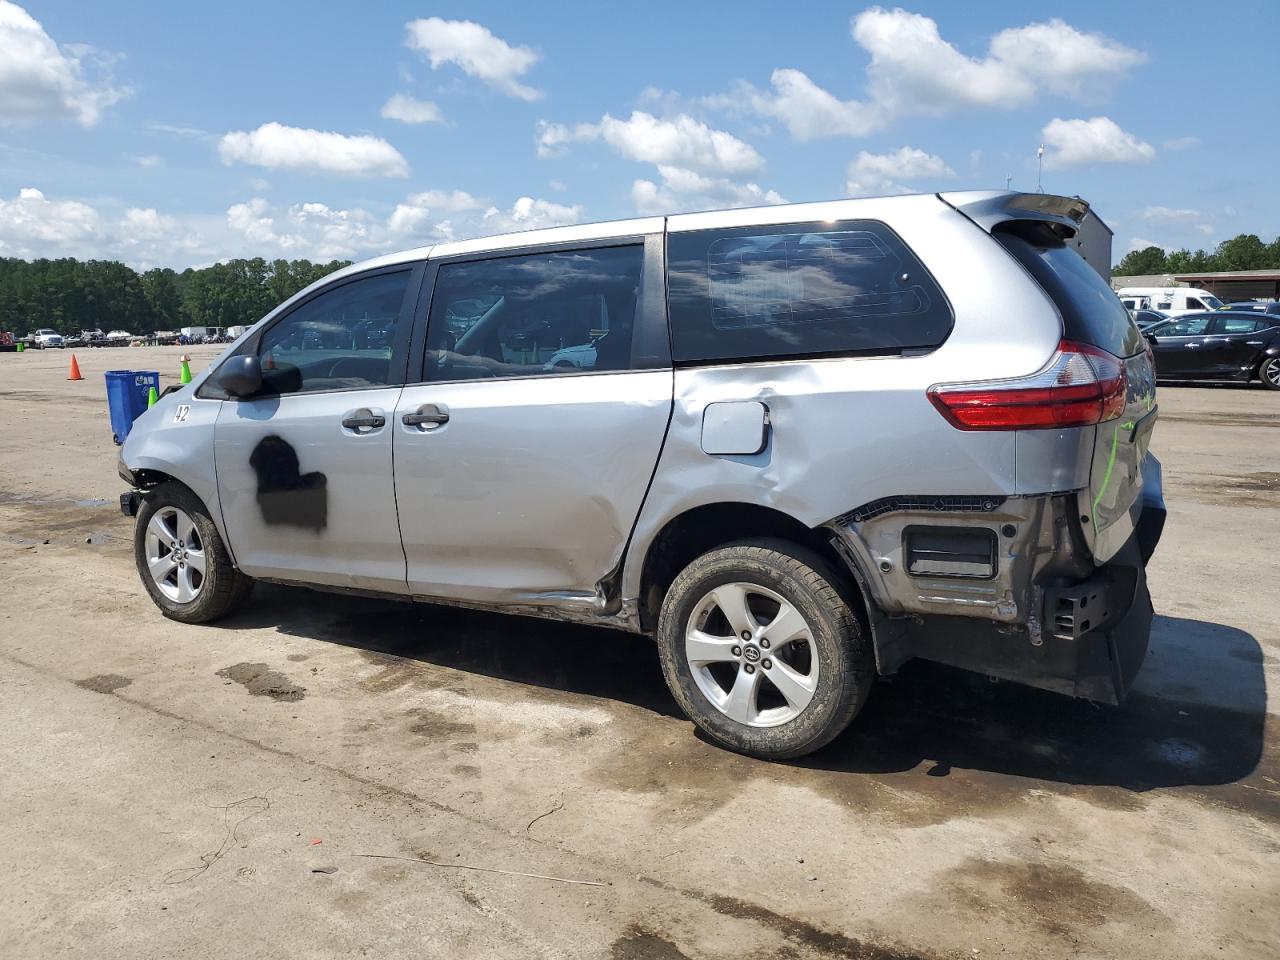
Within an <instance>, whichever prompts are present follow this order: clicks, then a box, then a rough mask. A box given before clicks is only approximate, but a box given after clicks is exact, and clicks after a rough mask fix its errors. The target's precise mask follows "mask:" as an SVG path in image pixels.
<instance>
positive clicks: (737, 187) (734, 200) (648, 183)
mask: <svg viewBox="0 0 1280 960" xmlns="http://www.w3.org/2000/svg"><path fill="white" fill-rule="evenodd" d="M658 174H659V175H660V176H661V177H662V183H660V184H658V183H654V182H653V181H652V180H637V181H635V182H634V183H633V184H632V185H631V199H632V201H633V202H634V203H635V206H636V210H637V211H638V212H639V213H642V214H663V213H678V212H680V211H684V210H710V209H725V208H727V207H755V206H764V205H767V204H775V203H786V202H787V200H786V198H785V197H783V196H782V195H781V194H779V193H777V192H776V191H774V190H765V189H763V188H762V187H760V186H758V185H757V184H754V183H737V182H735V181H733V180H730V179H728V178H725V177H708V176H704V175H703V174H701V173H697V172H695V171H693V170H686V169H684V168H682V167H673V166H668V165H666V164H662V165H659V167H658Z"/></svg>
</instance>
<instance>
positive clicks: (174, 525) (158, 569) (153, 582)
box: [134, 483, 253, 623]
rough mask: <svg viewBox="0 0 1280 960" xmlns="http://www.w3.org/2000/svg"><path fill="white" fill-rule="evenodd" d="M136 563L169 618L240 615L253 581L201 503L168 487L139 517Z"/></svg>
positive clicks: (199, 620) (182, 490)
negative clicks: (235, 563) (238, 611)
mask: <svg viewBox="0 0 1280 960" xmlns="http://www.w3.org/2000/svg"><path fill="white" fill-rule="evenodd" d="M134 559H135V562H136V564H137V567H138V576H140V577H141V578H142V583H143V586H145V587H146V588H147V593H149V594H150V595H151V599H152V600H153V601H155V604H156V606H157V607H159V608H160V610H161V612H163V613H164V615H165V616H166V617H170V618H171V619H174V620H180V621H182V622H183V623H209V622H210V621H212V620H217V619H219V618H220V617H225V616H226V615H227V614H229V613H232V612H233V611H235V610H236V609H237V608H238V607H239V606H240V605H241V604H243V603H244V601H245V600H246V599H247V598H248V596H249V593H250V591H251V590H252V589H253V581H252V580H251V579H250V578H249V577H246V576H245V575H244V574H243V573H241V572H240V571H239V570H237V569H236V568H235V567H234V566H233V565H232V563H231V557H230V556H229V555H228V553H227V549H226V547H225V546H224V545H223V543H222V537H221V536H220V535H219V534H218V528H217V527H216V526H214V523H213V520H212V519H211V518H210V516H209V512H208V510H206V509H205V506H204V504H203V503H201V502H200V499H199V498H198V497H197V496H196V495H195V494H193V493H192V492H191V491H190V490H188V489H187V488H186V487H184V486H182V485H181V484H177V483H166V484H164V485H162V486H160V487H157V488H156V489H155V490H153V491H152V492H151V493H149V494H148V495H147V497H146V499H145V500H144V501H143V504H142V509H140V510H139V511H138V523H137V526H136V528H135V530H134Z"/></svg>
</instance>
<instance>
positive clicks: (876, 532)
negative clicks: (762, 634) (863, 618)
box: [828, 456, 1165, 704]
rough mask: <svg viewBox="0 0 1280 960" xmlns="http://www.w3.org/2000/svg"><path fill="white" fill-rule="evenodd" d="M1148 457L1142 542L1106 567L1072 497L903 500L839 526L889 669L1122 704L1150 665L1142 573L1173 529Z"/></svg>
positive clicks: (1139, 518) (1139, 514)
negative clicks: (1086, 540)
mask: <svg viewBox="0 0 1280 960" xmlns="http://www.w3.org/2000/svg"><path fill="white" fill-rule="evenodd" d="M1146 459H1147V462H1146V463H1144V465H1143V490H1142V494H1141V499H1140V500H1139V502H1137V503H1135V504H1134V505H1133V508H1132V513H1131V514H1130V517H1131V522H1132V524H1133V527H1132V533H1131V534H1130V536H1129V538H1128V540H1127V541H1126V542H1125V544H1124V546H1123V547H1122V548H1121V549H1120V550H1119V551H1118V552H1117V553H1116V554H1115V556H1113V557H1112V558H1111V560H1110V561H1109V562H1107V563H1105V564H1103V565H1101V566H1095V565H1094V562H1093V561H1092V559H1091V558H1090V556H1089V552H1088V549H1087V547H1085V546H1084V544H1083V541H1082V538H1081V536H1080V532H1079V527H1078V525H1077V524H1076V523H1075V520H1076V517H1075V516H1074V514H1075V511H1074V510H1072V509H1071V501H1070V498H1069V497H1064V496H1062V495H1046V496H1043V497H1030V498H1009V499H1008V500H1005V501H999V500H997V499H989V500H987V501H984V502H981V503H978V504H977V506H976V507H970V506H969V505H967V504H964V503H951V502H945V503H943V502H939V503H936V504H935V503H929V504H925V503H916V502H910V503H905V504H901V503H894V504H892V505H891V506H892V507H893V509H892V510H891V511H889V512H888V513H876V512H875V511H866V510H860V511H858V512H855V513H853V514H850V515H847V516H845V517H841V518H838V519H837V520H836V521H834V522H833V523H831V524H829V525H828V529H830V530H831V531H832V532H833V534H834V536H833V538H832V543H833V545H834V546H835V547H836V549H837V550H838V551H839V552H840V553H841V555H842V556H843V557H844V558H845V560H846V562H847V563H848V564H849V567H850V569H851V570H852V572H853V574H854V576H855V578H856V579H857V580H858V582H859V585H860V586H861V587H862V591H863V595H864V596H865V597H867V598H868V601H869V602H868V604H867V606H868V611H867V612H868V620H869V626H870V628H871V635H872V639H873V642H874V646H875V652H876V666H877V668H878V670H879V672H880V673H882V674H890V673H893V672H895V671H896V670H897V669H898V667H899V666H901V665H902V664H903V663H905V662H906V661H907V660H910V659H913V658H920V659H924V660H933V661H937V662H939V663H946V664H950V665H951V666H955V667H960V668H963V669H966V670H973V671H975V672H978V673H984V674H987V675H988V676H992V677H997V678H1000V679H1004V680H1010V681H1014V682H1017V683H1024V684H1027V685H1029V686H1033V687H1039V688H1042V689H1045V690H1052V691H1055V692H1057V693H1062V694H1066V695H1068V696H1073V697H1082V698H1085V699H1089V700H1096V701H1099V702H1103V703H1112V704H1115V703H1120V702H1121V701H1122V700H1123V699H1124V698H1125V696H1126V695H1127V694H1128V692H1129V690H1130V688H1131V687H1132V686H1133V682H1134V679H1135V677H1136V676H1137V673H1138V670H1139V669H1140V668H1141V666H1142V662H1143V660H1144V659H1145V658H1146V653H1147V642H1148V640H1149V638H1150V634H1151V623H1152V616H1153V613H1152V607H1151V595H1150V594H1149V593H1148V591H1147V575H1146V564H1147V561H1148V560H1149V559H1150V558H1151V555H1152V553H1154V551H1155V549H1156V545H1157V544H1158V543H1159V540H1160V534H1161V532H1162V531H1163V528H1164V517H1165V506H1164V497H1163V492H1162V483H1161V470H1160V464H1159V462H1158V461H1157V460H1156V459H1155V458H1154V457H1150V456H1148V457H1147V458H1146ZM936 499H938V500H941V498H936ZM958 499H961V498H948V501H950V500H958ZM975 499H976V498H975ZM926 511H928V512H927V513H926ZM926 523H927V524H928V526H925V525H924V524H926ZM913 537H914V538H915V539H913ZM986 545H989V547H988V546H986Z"/></svg>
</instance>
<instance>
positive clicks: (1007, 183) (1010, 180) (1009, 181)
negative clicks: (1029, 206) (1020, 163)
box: [1004, 173, 1013, 190]
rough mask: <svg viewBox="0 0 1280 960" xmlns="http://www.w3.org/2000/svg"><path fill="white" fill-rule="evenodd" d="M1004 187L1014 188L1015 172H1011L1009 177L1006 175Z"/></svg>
mask: <svg viewBox="0 0 1280 960" xmlns="http://www.w3.org/2000/svg"><path fill="white" fill-rule="evenodd" d="M1004 188H1005V189H1006V190H1012V189H1013V174H1012V173H1011V174H1009V175H1008V176H1007V177H1005V178H1004Z"/></svg>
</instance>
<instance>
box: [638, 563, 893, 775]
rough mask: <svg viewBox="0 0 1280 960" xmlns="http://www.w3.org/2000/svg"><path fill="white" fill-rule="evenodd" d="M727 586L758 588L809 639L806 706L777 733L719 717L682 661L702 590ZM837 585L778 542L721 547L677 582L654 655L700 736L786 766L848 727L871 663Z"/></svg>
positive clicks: (864, 692) (821, 566) (822, 566)
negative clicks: (780, 603) (797, 621)
mask: <svg viewBox="0 0 1280 960" xmlns="http://www.w3.org/2000/svg"><path fill="white" fill-rule="evenodd" d="M734 582H744V583H748V584H754V585H759V586H762V587H765V588H767V589H768V590H770V591H772V592H774V593H776V594H778V595H780V596H781V597H783V598H785V600H786V601H787V602H788V603H790V604H792V605H793V606H794V607H795V608H796V610H797V612H799V613H800V614H801V616H803V617H804V619H805V622H806V623H807V624H808V626H809V632H810V634H811V636H812V639H813V642H812V644H805V650H804V652H805V654H806V655H807V656H813V657H816V658H817V667H818V676H817V681H816V684H815V686H814V689H813V693H812V699H811V700H810V701H809V703H808V705H807V706H805V707H804V708H803V710H802V711H801V712H800V713H799V714H798V715H797V716H795V717H794V718H793V719H790V720H787V721H786V722H784V723H781V724H779V725H777V726H753V725H751V724H748V723H743V722H739V721H737V720H734V719H732V718H731V717H729V716H728V715H727V714H726V713H724V712H722V711H721V710H720V709H719V708H718V707H716V706H715V705H714V704H713V703H712V702H711V701H710V700H709V699H708V697H707V695H706V694H704V693H703V691H702V690H701V689H700V688H699V686H698V683H697V681H696V680H695V679H694V675H693V668H692V667H691V666H690V664H689V660H688V659H687V657H686V653H685V631H686V627H687V625H688V621H689V618H690V617H691V616H693V615H694V614H696V613H697V612H698V608H699V607H700V606H701V605H702V603H701V602H702V601H703V598H704V597H706V595H707V594H708V592H709V591H711V590H712V589H714V588H715V587H717V586H720V585H722V584H729V583H734ZM837 584H839V580H838V578H837V577H836V576H835V575H834V574H833V573H832V571H831V570H830V568H829V566H828V565H827V563H826V562H825V561H824V560H823V559H822V558H821V557H819V556H818V555H817V554H816V553H814V552H813V551H811V550H808V549H806V548H804V547H801V546H799V545H796V544H792V543H788V542H786V541H779V540H748V541H743V542H741V543H736V544H730V545H728V546H724V547H720V548H718V549H715V550H712V551H709V552H708V553H705V554H703V555H702V556H701V557H699V558H698V559H697V560H695V561H693V563H691V564H689V566H687V567H685V569H684V570H683V571H682V572H681V573H680V575H679V576H677V577H676V579H675V582H673V583H672V584H671V588H670V589H669V590H668V591H667V595H666V597H665V599H664V600H663V604H662V611H661V613H660V615H659V618H658V637H657V639H658V651H659V654H660V657H661V660H662V670H663V674H664V675H665V676H666V680H667V685H668V686H669V687H670V688H671V693H672V695H673V696H674V697H675V698H676V701H677V702H678V703H679V704H680V707H681V708H682V709H683V710H684V712H685V714H686V715H687V716H688V717H689V719H690V720H692V721H693V722H694V723H695V724H696V725H697V727H698V728H699V729H700V730H701V731H702V732H703V733H705V734H706V735H707V736H708V737H710V738H711V739H712V740H714V741H715V742H716V743H718V744H721V745H723V746H725V747H727V748H729V749H730V750H733V751H736V752H738V753H744V754H747V755H748V756H752V757H759V758H761V759H765V760H786V759H790V758H793V757H799V756H803V755H804V754H807V753H812V752H813V751H814V750H817V749H819V748H820V747H823V746H825V745H826V744H828V743H830V742H831V741H832V740H833V739H835V738H836V737H837V736H839V734H840V733H842V732H843V731H844V729H845V728H846V727H848V725H849V724H850V722H852V720H853V718H854V717H855V716H856V715H857V714H858V711H859V710H861V709H862V706H863V704H864V703H865V702H866V700H867V696H868V694H869V693H870V690H871V684H872V681H873V680H874V678H875V659H874V655H873V653H872V650H871V645H870V643H869V641H868V640H867V639H866V634H865V633H864V631H863V629H862V626H861V624H860V622H859V619H858V615H857V613H856V612H855V610H854V607H853V605H852V603H851V602H850V599H851V598H849V597H848V596H846V595H845V594H844V593H843V592H842V591H841V589H839V588H838V587H837ZM744 649H745V647H744ZM766 656H767V654H766ZM760 662H761V664H762V665H763V661H760ZM731 666H733V665H731ZM773 666H774V669H775V670H776V669H777V665H776V664H774V665H773ZM736 669H739V670H741V669H746V667H745V666H743V665H739V666H737V667H736ZM768 675H769V674H768V673H767V672H765V673H762V674H761V676H762V677H765V678H767V677H768ZM775 690H776V688H775Z"/></svg>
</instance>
